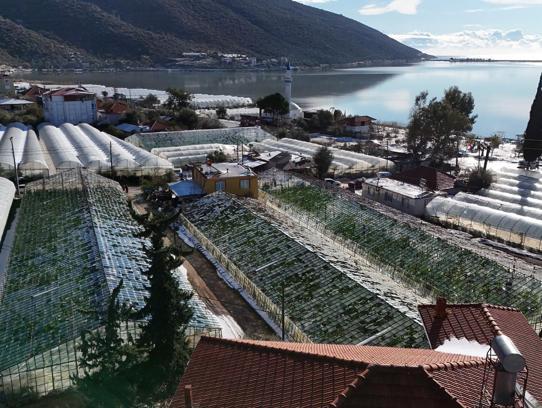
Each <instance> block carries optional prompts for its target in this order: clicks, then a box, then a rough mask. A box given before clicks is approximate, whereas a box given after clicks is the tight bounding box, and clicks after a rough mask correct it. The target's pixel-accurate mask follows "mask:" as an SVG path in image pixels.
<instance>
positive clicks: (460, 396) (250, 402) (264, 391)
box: [172, 337, 485, 408]
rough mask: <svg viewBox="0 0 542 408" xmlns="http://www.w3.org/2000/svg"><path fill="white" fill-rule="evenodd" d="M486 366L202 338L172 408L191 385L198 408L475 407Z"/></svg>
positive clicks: (447, 358) (475, 361)
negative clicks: (473, 385)
mask: <svg viewBox="0 0 542 408" xmlns="http://www.w3.org/2000/svg"><path fill="white" fill-rule="evenodd" d="M484 362H485V360H484V359H479V358H475V357H470V356H462V355H457V354H447V353H440V352H437V351H433V350H421V349H399V348H390V347H370V346H350V345H325V344H299V343H281V342H262V341H233V340H224V339H213V338H205V337H204V338H202V340H201V341H200V343H199V344H198V346H197V347H196V350H195V351H194V353H193V354H192V357H191V360H190V364H189V365H188V368H187V370H186V372H185V374H184V376H183V378H182V380H181V383H180V385H179V388H178V391H177V394H176V396H175V397H174V399H173V402H172V408H184V407H185V402H184V389H185V386H188V385H190V386H191V387H192V395H193V404H194V406H196V407H198V406H199V407H205V408H213V407H216V408H218V407H220V408H229V407H232V408H233V407H235V408H245V407H246V408H248V407H254V408H256V407H296V408H305V407H306V408H314V407H332V408H354V407H381V408H386V407H389V408H391V407H424V408H432V407H435V408H436V407H443V408H448V407H473V408H474V407H476V406H477V404H475V403H470V402H469V401H474V400H475V399H476V395H478V396H479V393H480V389H481V381H482V376H481V374H483V365H484ZM464 372H467V375H464V374H463V373H464ZM471 377H472V378H471ZM478 377H479V378H478ZM467 380H472V381H474V383H475V384H480V386H477V387H476V388H473V387H472V386H471V385H468V384H467V383H466V382H465V381H467ZM476 381H477V382H476ZM448 387H450V389H448ZM476 402H478V401H476Z"/></svg>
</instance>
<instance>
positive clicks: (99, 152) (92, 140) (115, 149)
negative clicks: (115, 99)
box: [39, 123, 173, 176]
mask: <svg viewBox="0 0 542 408" xmlns="http://www.w3.org/2000/svg"><path fill="white" fill-rule="evenodd" d="M39 136H40V140H41V141H42V142H43V145H44V146H45V150H46V153H47V155H48V156H49V157H50V159H51V162H52V163H53V165H54V168H55V169H56V170H57V171H62V170H68V169H74V168H80V167H83V168H86V169H90V170H93V171H97V172H109V171H111V170H113V171H115V172H116V173H117V174H120V175H128V176H131V175H136V176H144V175H162V174H165V173H167V172H169V171H171V170H172V169H173V166H172V165H171V163H169V162H168V161H167V160H165V159H162V158H160V157H158V156H156V155H153V154H151V153H150V152H148V151H146V150H144V149H141V148H138V147H136V146H134V145H132V144H130V143H128V142H125V141H123V140H121V139H118V138H116V137H113V136H111V135H109V134H107V133H104V132H101V131H99V130H98V129H96V128H94V127H93V126H91V125H89V124H86V123H82V124H79V125H77V126H75V125H72V124H70V123H65V124H63V125H61V126H60V127H56V126H53V125H50V124H43V125H41V126H40V127H39Z"/></svg>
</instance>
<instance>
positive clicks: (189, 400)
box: [184, 385, 193, 408]
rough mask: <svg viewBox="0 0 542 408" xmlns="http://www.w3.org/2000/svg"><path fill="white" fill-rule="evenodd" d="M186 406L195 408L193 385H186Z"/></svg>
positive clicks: (186, 407)
mask: <svg viewBox="0 0 542 408" xmlns="http://www.w3.org/2000/svg"><path fill="white" fill-rule="evenodd" d="M184 406H185V408H193V406H192V386H191V385H185V386H184Z"/></svg>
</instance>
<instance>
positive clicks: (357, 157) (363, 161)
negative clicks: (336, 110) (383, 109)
mask: <svg viewBox="0 0 542 408" xmlns="http://www.w3.org/2000/svg"><path fill="white" fill-rule="evenodd" d="M254 148H255V149H256V150H257V151H259V152H264V151H269V150H280V151H282V152H286V153H290V154H296V155H299V156H303V157H306V158H309V159H310V158H312V157H313V156H314V154H315V153H316V152H317V151H318V149H320V148H321V146H320V145H318V144H315V143H310V142H304V141H301V140H295V139H289V138H284V139H280V140H278V141H275V140H264V141H263V142H260V143H255V144H254ZM329 150H331V152H332V153H333V162H332V164H331V169H330V170H331V171H334V172H335V173H337V174H343V173H361V172H370V171H377V170H382V169H392V168H393V166H394V164H393V163H392V162H390V161H388V160H385V159H382V158H380V157H374V156H369V155H366V154H361V153H355V152H348V151H345V150H341V149H336V148H332V147H331V148H329Z"/></svg>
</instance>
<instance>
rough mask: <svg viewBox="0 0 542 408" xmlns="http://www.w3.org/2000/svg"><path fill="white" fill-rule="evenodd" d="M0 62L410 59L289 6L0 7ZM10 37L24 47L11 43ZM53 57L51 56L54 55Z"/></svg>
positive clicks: (282, 2) (9, 1)
mask: <svg viewBox="0 0 542 408" xmlns="http://www.w3.org/2000/svg"><path fill="white" fill-rule="evenodd" d="M0 18H1V19H2V21H3V22H4V23H3V24H0V38H7V39H8V41H6V42H0V62H2V59H5V60H6V62H11V63H13V62H15V63H21V64H33V65H37V66H42V67H47V66H48V65H49V66H51V67H60V66H66V65H74V66H75V65H78V64H79V65H80V64H83V63H86V64H91V65H92V64H100V63H102V64H106V65H107V64H108V63H111V64H113V63H114V62H115V61H117V62H118V61H130V62H133V63H139V64H141V65H160V64H164V63H166V62H167V61H168V60H171V59H172V58H176V57H179V56H180V55H181V54H182V52H186V51H214V52H230V53H243V54H247V55H251V56H255V57H259V58H278V57H282V56H284V57H288V58H289V59H291V60H293V61H295V62H296V64H299V65H318V64H348V63H355V62H360V61H374V60H418V59H420V58H421V57H423V54H422V53H421V52H420V51H417V50H415V49H413V48H410V47H408V46H406V45H403V44H401V43H399V42H397V41H396V40H393V39H391V38H390V37H388V36H386V35H385V34H382V33H380V32H379V31H377V30H374V29H372V28H370V27H368V26H366V25H364V24H362V23H359V22H357V21H355V20H352V19H349V18H346V17H343V16H340V15H338V14H333V13H330V12H327V11H324V10H320V9H317V8H314V7H309V6H306V5H303V4H300V3H297V2H294V1H291V0H25V1H24V2H21V1H20V0H0ZM13 32H16V33H17V35H19V36H21V38H23V39H26V40H27V41H28V40H29V39H31V40H32V41H30V44H29V45H24V44H20V43H21V42H22V41H17V39H16V38H15V39H14V38H13V37H14V34H13ZM56 53H58V55H57V54H56Z"/></svg>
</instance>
